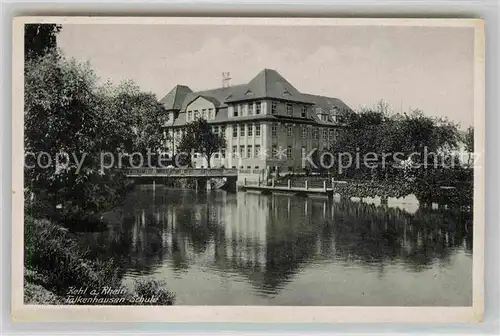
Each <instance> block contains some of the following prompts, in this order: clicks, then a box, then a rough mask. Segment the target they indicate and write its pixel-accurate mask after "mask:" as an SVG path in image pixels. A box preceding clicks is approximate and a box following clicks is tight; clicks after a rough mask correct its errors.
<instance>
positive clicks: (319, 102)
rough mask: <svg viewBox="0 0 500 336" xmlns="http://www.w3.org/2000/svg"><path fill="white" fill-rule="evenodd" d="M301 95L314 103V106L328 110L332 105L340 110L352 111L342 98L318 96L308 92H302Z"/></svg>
mask: <svg viewBox="0 0 500 336" xmlns="http://www.w3.org/2000/svg"><path fill="white" fill-rule="evenodd" d="M303 95H304V96H305V97H306V98H307V99H308V100H309V101H311V102H313V103H314V107H315V108H321V109H324V110H327V111H328V110H330V109H331V108H332V107H337V108H338V109H339V112H340V111H344V110H348V111H352V109H351V108H350V107H349V106H347V104H346V103H344V102H343V101H342V100H340V99H338V98H333V97H326V96H319V95H313V94H309V93H303Z"/></svg>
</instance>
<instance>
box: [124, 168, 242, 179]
mask: <svg viewBox="0 0 500 336" xmlns="http://www.w3.org/2000/svg"><path fill="white" fill-rule="evenodd" d="M126 176H127V177H135V178H137V177H167V178H168V177H171V178H185V177H186V178H187V177H194V178H202V177H205V178H220V177H237V176H238V169H234V168H231V169H226V168H215V169H208V168H129V169H127V170H126Z"/></svg>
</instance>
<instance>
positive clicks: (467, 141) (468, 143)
mask: <svg viewBox="0 0 500 336" xmlns="http://www.w3.org/2000/svg"><path fill="white" fill-rule="evenodd" d="M463 142H464V145H465V150H466V152H467V153H468V157H467V166H468V167H471V166H472V163H473V162H472V160H473V153H474V127H472V126H470V127H469V128H467V130H466V131H465V133H464V134H463Z"/></svg>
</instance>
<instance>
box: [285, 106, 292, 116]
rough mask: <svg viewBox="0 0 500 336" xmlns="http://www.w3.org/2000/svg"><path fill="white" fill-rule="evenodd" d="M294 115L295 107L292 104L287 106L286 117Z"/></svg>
mask: <svg viewBox="0 0 500 336" xmlns="http://www.w3.org/2000/svg"><path fill="white" fill-rule="evenodd" d="M292 114H293V106H292V104H290V103H287V104H286V115H287V116H289V117H291V116H292Z"/></svg>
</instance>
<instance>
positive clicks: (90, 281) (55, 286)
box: [24, 217, 175, 305]
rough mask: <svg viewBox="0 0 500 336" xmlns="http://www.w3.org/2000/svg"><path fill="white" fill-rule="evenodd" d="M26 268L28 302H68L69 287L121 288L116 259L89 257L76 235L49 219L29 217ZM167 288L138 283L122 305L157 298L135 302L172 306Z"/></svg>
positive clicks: (26, 297)
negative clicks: (153, 298) (151, 301)
mask: <svg viewBox="0 0 500 336" xmlns="http://www.w3.org/2000/svg"><path fill="white" fill-rule="evenodd" d="M24 266H25V276H24V278H25V281H24V294H25V297H24V299H25V302H26V303H35V304H36V303H39V304H58V303H59V304H61V303H65V301H64V298H65V297H67V295H68V293H69V290H70V287H74V288H75V289H78V288H89V289H97V290H100V289H102V288H105V287H107V288H114V289H115V288H121V278H122V273H121V271H120V270H119V268H118V267H117V265H116V264H115V263H114V262H113V260H111V259H108V260H98V259H92V258H90V257H89V255H88V254H87V253H85V252H84V251H82V250H81V249H80V248H79V247H78V245H77V243H76V237H75V236H74V235H73V234H71V233H69V232H68V230H66V229H64V228H62V227H61V226H59V225H57V224H54V223H52V222H50V221H47V220H37V219H33V218H31V217H27V218H26V223H25V255H24ZM164 285H165V284H164V283H163V282H159V281H156V280H149V279H148V280H138V281H136V283H135V286H134V291H133V292H127V293H125V294H123V296H124V297H125V298H127V299H128V300H127V301H126V302H124V303H123V304H128V303H131V302H132V298H137V297H141V296H142V297H144V298H150V297H152V296H155V297H156V298H157V300H156V301H155V302H154V303H148V302H147V301H146V302H143V303H140V302H137V301H136V300H134V301H133V302H134V303H135V304H137V303H138V304H155V305H172V304H173V303H174V301H175V295H174V294H173V293H171V292H169V291H167V290H166V289H165V287H164Z"/></svg>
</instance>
